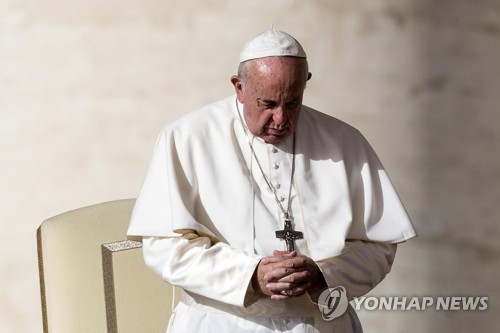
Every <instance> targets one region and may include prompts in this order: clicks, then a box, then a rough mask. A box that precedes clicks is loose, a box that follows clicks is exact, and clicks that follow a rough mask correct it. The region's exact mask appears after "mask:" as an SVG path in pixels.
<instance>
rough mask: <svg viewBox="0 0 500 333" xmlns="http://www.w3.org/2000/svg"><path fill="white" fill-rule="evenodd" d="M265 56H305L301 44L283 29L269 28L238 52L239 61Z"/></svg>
mask: <svg viewBox="0 0 500 333" xmlns="http://www.w3.org/2000/svg"><path fill="white" fill-rule="evenodd" d="M265 57H297V58H307V56H306V52H305V51H304V49H303V48H302V45H300V43H299V42H298V41H297V40H296V39H295V38H293V37H292V36H290V35H289V34H287V33H286V32H284V31H281V30H276V29H271V30H268V31H266V32H263V33H261V34H260V35H258V36H256V37H254V38H252V39H251V40H249V41H248V42H247V43H246V44H245V46H243V50H242V51H241V53H240V63H242V62H244V61H247V60H252V59H258V58H265Z"/></svg>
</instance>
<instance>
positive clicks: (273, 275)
mask: <svg viewBox="0 0 500 333" xmlns="http://www.w3.org/2000/svg"><path fill="white" fill-rule="evenodd" d="M298 272H299V271H297V270H296V269H294V268H291V267H278V268H274V269H272V270H270V271H268V272H267V273H266V274H265V275H264V280H266V281H269V282H278V281H280V280H281V279H284V278H286V277H287V276H289V275H292V274H294V273H298ZM300 276H301V275H299V276H294V277H291V280H294V279H297V278H298V277H300ZM282 282H292V281H282Z"/></svg>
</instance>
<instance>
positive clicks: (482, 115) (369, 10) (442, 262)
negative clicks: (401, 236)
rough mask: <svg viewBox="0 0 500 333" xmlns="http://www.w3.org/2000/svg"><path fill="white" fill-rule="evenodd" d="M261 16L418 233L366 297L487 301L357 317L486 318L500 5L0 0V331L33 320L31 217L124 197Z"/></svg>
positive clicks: (370, 327) (468, 323)
mask: <svg viewBox="0 0 500 333" xmlns="http://www.w3.org/2000/svg"><path fill="white" fill-rule="evenodd" d="M272 24H274V26H275V27H277V28H280V29H283V30H286V31H288V32H290V33H291V34H293V35H294V36H295V37H297V38H298V39H299V40H300V41H301V42H302V44H303V45H304V47H305V49H306V51H307V52H308V55H309V59H310V67H311V71H312V72H313V79H312V80H311V81H310V83H309V85H308V88H307V91H306V103H307V104H309V105H310V106H313V107H315V108H318V109H320V110H323V111H324V112H326V113H329V114H332V115H335V116H337V117H339V118H341V119H343V120H345V121H347V122H349V123H351V124H352V125H354V126H356V127H358V128H359V129H360V130H361V131H362V132H363V133H364V134H365V135H366V137H367V138H368V139H369V141H370V142H371V143H372V145H373V146H374V147H375V149H376V150H377V152H378V153H379V155H380V157H381V159H382V161H383V162H384V164H385V166H386V168H387V169H388V171H389V173H390V175H391V177H392V180H393V181H394V183H395V185H396V187H397V189H398V190H399V193H400V195H401V197H402V199H403V201H404V202H405V204H406V207H407V209H408V211H409V213H410V215H411V216H412V218H413V221H414V224H415V226H416V228H417V230H418V232H419V234H420V237H419V238H418V239H416V240H413V241H411V242H408V243H406V244H403V245H402V246H400V251H399V253H398V256H397V259H396V262H395V265H394V268H393V272H392V273H391V274H390V275H389V276H388V278H387V279H386V280H385V281H384V282H383V283H382V284H381V285H380V286H379V287H377V288H376V289H375V290H374V291H373V292H372V293H371V294H372V295H400V296H414V295H416V296H457V295H459V296H460V295H471V296H485V295H486V296H488V297H489V308H488V310H487V311H475V312H463V311H433V310H426V311H372V312H367V311H363V312H361V314H360V316H361V319H362V321H363V323H364V327H365V331H366V332H439V331H441V332H451V331H453V332H470V331H472V330H477V331H481V332H488V331H493V330H494V329H492V328H490V327H493V325H494V324H498V320H497V318H496V317H497V316H496V315H495V314H496V312H498V299H499V296H500V290H499V284H498V282H497V280H498V278H497V277H498V276H499V272H500V266H499V263H500V243H499V242H498V241H497V240H498V238H499V236H500V225H499V222H500V211H499V210H498V208H497V207H498V202H499V201H500V200H499V199H500V195H499V185H500V157H499V156H500V154H499V153H500V149H499V139H500V131H499V128H500V125H499V124H500V113H499V112H498V110H497V108H498V105H500V94H499V87H500V1H498V0H475V1H472V0H455V1H449V0H439V1H431V0H420V1H419V0H371V1H341V0H334V1H319V0H310V1H298V0H275V1H268V0H256V1H247V2H243V1H228V0H226V1H223V0H210V1H196V0H188V1H172V0H164V1H159V0H127V1H118V0H104V1H102V0H101V1H95V0H89V1H75V0H65V1H62V0H44V1H35V0H0V133H1V135H2V140H1V141H0V166H1V173H0V188H1V192H0V214H1V215H0V235H1V238H2V242H1V245H0V246H1V252H0V253H1V254H0V272H1V273H0V282H1V284H2V288H0V327H1V328H0V329H1V331H3V332H38V331H41V327H42V323H41V310H40V301H39V285H38V270H37V258H36V241H35V231H36V228H37V227H38V226H39V224H40V223H41V221H42V220H44V219H46V218H48V217H51V216H53V215H56V214H59V213H62V212H64V211H68V210H71V209H74V208H78V207H82V206H86V205H90V204H94V203H99V202H103V201H109V200H115V199H121V198H130V197H135V196H136V194H137V192H138V190H139V187H140V185H141V182H142V178H143V176H144V172H145V169H146V166H147V163H148V160H149V157H150V154H151V150H152V148H153V144H154V140H155V138H156V135H157V134H158V132H159V130H160V128H161V127H162V126H163V124H164V123H165V122H167V121H168V120H171V119H173V118H174V117H177V116H178V115H181V114H183V113H185V112H187V111H190V110H192V109H193V108H196V107H199V106H201V105H204V104H206V103H208V102H210V101H213V100H216V99H219V98H221V97H225V96H227V95H229V94H231V93H232V88H231V86H230V84H229V77H230V75H232V74H233V73H234V72H235V71H236V67H237V56H238V53H239V50H240V48H241V46H242V45H243V43H244V42H245V41H246V40H247V39H248V38H250V37H251V36H253V35H255V34H257V33H259V32H261V31H263V30H266V29H268V28H270V27H271V25H272Z"/></svg>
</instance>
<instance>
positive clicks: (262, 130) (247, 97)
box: [231, 57, 310, 144]
mask: <svg viewBox="0 0 500 333" xmlns="http://www.w3.org/2000/svg"><path fill="white" fill-rule="evenodd" d="M246 65H247V66H248V67H247V71H246V74H245V75H243V76H244V77H238V76H233V77H232V78H231V82H232V83H233V85H234V87H235V90H236V94H237V97H238V100H239V101H240V103H242V104H243V116H244V118H245V122H246V124H247V126H248V129H249V130H250V132H251V133H252V134H253V135H255V136H258V137H260V138H262V139H263V140H264V141H266V142H268V143H272V144H275V143H279V142H281V141H283V140H284V139H286V138H287V137H288V136H289V135H290V134H292V133H294V132H295V129H296V128H297V122H298V119H299V112H300V108H301V106H302V97H303V94H304V88H305V85H306V82H307V80H308V79H309V78H310V74H309V73H308V72H307V64H306V61H305V60H304V59H300V58H292V57H268V58H262V59H256V60H251V61H250V62H249V63H248V64H246Z"/></svg>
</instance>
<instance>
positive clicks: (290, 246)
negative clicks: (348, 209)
mask: <svg viewBox="0 0 500 333" xmlns="http://www.w3.org/2000/svg"><path fill="white" fill-rule="evenodd" d="M236 110H237V112H238V117H239V118H240V121H241V126H242V127H243V131H244V132H245V136H246V138H247V142H248V146H249V147H250V151H251V152H252V155H253V157H254V159H255V161H256V162H257V165H258V166H259V170H260V172H261V174H262V176H263V177H264V180H265V181H266V184H267V186H268V187H269V189H270V190H271V192H273V194H274V199H275V200H276V203H277V204H278V207H279V208H280V210H281V212H282V214H283V220H284V229H283V230H279V231H276V237H277V238H282V239H284V240H285V241H286V245H287V250H288V251H290V252H291V251H294V243H293V241H294V240H295V239H300V238H302V237H303V236H302V233H301V232H298V231H294V230H293V228H292V222H291V219H290V215H291V214H290V211H291V207H292V200H291V197H292V185H293V176H294V173H295V133H294V134H293V152H292V172H291V175H290V187H289V189H288V206H287V209H286V210H285V208H284V207H283V205H282V204H281V201H280V199H279V196H278V193H277V190H276V187H274V185H273V184H272V183H271V181H270V180H269V178H268V177H267V176H266V174H265V173H264V169H263V168H262V165H261V164H260V161H259V159H258V158H257V154H256V153H255V150H254V148H253V144H252V142H251V141H250V136H249V135H248V130H247V127H246V125H245V122H244V121H243V117H242V116H241V112H240V107H239V105H238V100H237V99H236Z"/></svg>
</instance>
